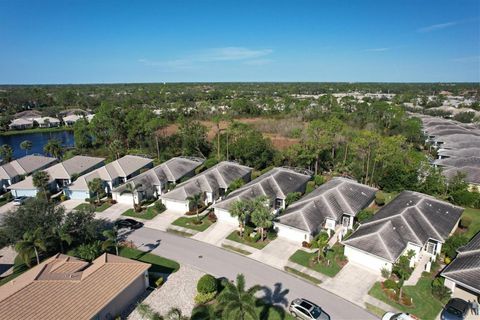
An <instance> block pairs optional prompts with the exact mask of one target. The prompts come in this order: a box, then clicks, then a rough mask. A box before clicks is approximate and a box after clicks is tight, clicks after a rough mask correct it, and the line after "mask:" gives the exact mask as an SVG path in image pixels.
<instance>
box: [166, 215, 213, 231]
mask: <svg viewBox="0 0 480 320" xmlns="http://www.w3.org/2000/svg"><path fill="white" fill-rule="evenodd" d="M196 221H197V217H195V216H193V217H188V218H187V217H180V218H178V219H177V220H175V221H173V222H172V224H173V225H174V226H179V227H184V228H187V229H192V230H197V231H200V232H201V231H205V230H207V228H208V227H210V226H211V225H212V224H213V222H212V221H210V220H209V219H208V214H205V215H203V216H200V221H201V223H200V224H195V222H196Z"/></svg>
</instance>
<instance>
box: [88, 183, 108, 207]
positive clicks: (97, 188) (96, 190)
mask: <svg viewBox="0 0 480 320" xmlns="http://www.w3.org/2000/svg"><path fill="white" fill-rule="evenodd" d="M88 189H89V190H90V191H91V192H93V194H95V196H96V197H97V203H100V194H101V193H102V191H104V189H103V181H102V179H100V178H95V179H93V180H91V181H89V182H88Z"/></svg>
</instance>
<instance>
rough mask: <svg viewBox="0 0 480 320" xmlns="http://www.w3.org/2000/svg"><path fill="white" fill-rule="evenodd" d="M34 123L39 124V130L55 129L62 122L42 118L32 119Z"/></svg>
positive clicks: (50, 118)
mask: <svg viewBox="0 0 480 320" xmlns="http://www.w3.org/2000/svg"><path fill="white" fill-rule="evenodd" d="M31 120H33V121H34V122H36V123H38V127H39V128H53V127H59V126H60V124H61V122H60V120H59V119H57V118H52V117H40V118H33V119H31Z"/></svg>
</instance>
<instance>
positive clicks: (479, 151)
mask: <svg viewBox="0 0 480 320" xmlns="http://www.w3.org/2000/svg"><path fill="white" fill-rule="evenodd" d="M437 153H438V155H440V156H447V157H458V158H465V157H480V148H464V149H439V150H438V151H437Z"/></svg>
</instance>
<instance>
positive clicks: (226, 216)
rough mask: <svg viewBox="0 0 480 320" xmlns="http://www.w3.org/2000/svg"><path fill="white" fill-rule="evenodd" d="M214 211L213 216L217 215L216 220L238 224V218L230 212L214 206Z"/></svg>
mask: <svg viewBox="0 0 480 320" xmlns="http://www.w3.org/2000/svg"><path fill="white" fill-rule="evenodd" d="M214 213H215V216H217V219H218V221H222V222H227V223H230V224H235V225H238V219H237V218H235V217H232V216H231V215H230V212H228V211H227V210H223V209H219V208H215V210H214Z"/></svg>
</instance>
